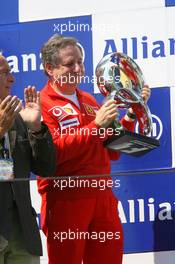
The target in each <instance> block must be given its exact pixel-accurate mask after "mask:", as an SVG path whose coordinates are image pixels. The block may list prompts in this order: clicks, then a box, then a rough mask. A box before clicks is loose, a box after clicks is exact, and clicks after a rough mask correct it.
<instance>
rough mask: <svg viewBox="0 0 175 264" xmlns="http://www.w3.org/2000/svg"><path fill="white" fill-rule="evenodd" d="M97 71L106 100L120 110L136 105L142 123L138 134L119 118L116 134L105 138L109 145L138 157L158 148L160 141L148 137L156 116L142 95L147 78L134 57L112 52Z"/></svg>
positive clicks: (98, 84) (99, 84)
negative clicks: (125, 127)
mask: <svg viewBox="0 0 175 264" xmlns="http://www.w3.org/2000/svg"><path fill="white" fill-rule="evenodd" d="M95 73H96V78H97V86H98V88H99V90H100V92H101V93H102V94H103V95H104V96H105V101H106V100H109V99H114V100H115V102H116V104H117V107H118V109H124V110H126V109H127V111H128V109H129V108H132V109H133V112H134V115H135V116H136V118H137V120H138V124H139V133H135V132H130V131H128V130H126V129H124V128H123V127H122V125H121V124H120V122H119V120H115V121H114V122H113V124H112V128H113V129H114V130H115V133H114V135H113V136H111V137H109V138H108V139H107V140H106V141H105V143H104V145H105V147H107V148H109V149H112V150H115V151H120V152H123V153H126V154H130V155H134V156H141V155H143V154H145V153H147V152H148V151H151V150H152V149H154V148H156V147H158V146H159V145H160V143H159V140H156V139H154V138H151V137H149V136H148V135H149V134H150V133H151V131H152V117H151V112H150V110H149V107H148V106H147V104H146V103H145V102H144V100H143V98H142V96H141V91H142V88H143V86H144V77H143V74H142V71H141V69H140V68H139V66H138V65H137V64H136V63H135V62H134V60H133V59H131V58H130V57H129V56H127V55H126V54H123V53H120V52H114V53H110V54H108V55H106V56H105V57H103V58H102V60H101V61H100V62H99V63H98V65H97V67H96V72H95ZM116 132H117V133H116Z"/></svg>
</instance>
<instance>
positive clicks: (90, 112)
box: [83, 103, 98, 116]
mask: <svg viewBox="0 0 175 264" xmlns="http://www.w3.org/2000/svg"><path fill="white" fill-rule="evenodd" d="M83 106H84V109H85V111H86V113H87V114H88V115H91V116H95V115H96V112H97V111H98V108H97V107H93V106H91V105H89V104H85V103H83Z"/></svg>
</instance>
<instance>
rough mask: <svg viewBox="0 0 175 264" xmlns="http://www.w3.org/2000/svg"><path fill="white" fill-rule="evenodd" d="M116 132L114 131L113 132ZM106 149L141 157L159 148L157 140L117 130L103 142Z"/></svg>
mask: <svg viewBox="0 0 175 264" xmlns="http://www.w3.org/2000/svg"><path fill="white" fill-rule="evenodd" d="M115 132H116V130H115ZM104 146H105V147H106V148H108V149H111V150H114V151H119V152H122V153H125V154H128V155H133V156H142V155H144V154H146V153H147V152H149V151H151V150H153V149H155V148H157V147H159V146H160V142H159V140H157V139H154V138H150V137H148V136H144V135H140V134H137V133H134V132H130V131H128V130H117V133H116V134H115V135H113V136H111V137H110V138H109V139H107V140H106V141H105V142H104Z"/></svg>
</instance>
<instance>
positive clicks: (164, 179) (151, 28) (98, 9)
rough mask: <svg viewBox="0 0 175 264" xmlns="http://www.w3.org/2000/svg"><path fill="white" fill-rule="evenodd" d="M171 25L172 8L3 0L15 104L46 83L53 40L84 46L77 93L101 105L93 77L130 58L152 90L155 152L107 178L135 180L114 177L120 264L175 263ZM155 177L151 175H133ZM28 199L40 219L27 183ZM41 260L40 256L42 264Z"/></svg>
mask: <svg viewBox="0 0 175 264" xmlns="http://www.w3.org/2000/svg"><path fill="white" fill-rule="evenodd" d="M174 25H175V0H147V1H139V0H134V1H130V0H123V1H120V0H115V1H114V0H108V1H107V2H102V1H100V0H97V1H93V0H89V1H84V2H82V1H80V0H77V1H73V2H69V3H68V2H66V1H65V2H64V1H61V2H59V1H57V0H50V1H42V0H37V1H36V0H30V1H24V0H13V1H12V0H11V1H10V0H6V1H3V0H1V16H0V50H2V51H3V54H4V55H5V56H6V57H7V59H8V62H9V64H10V66H11V68H12V71H13V73H14V76H15V78H16V82H15V84H14V87H13V93H14V94H17V95H19V97H21V98H22V97H23V88H24V87H25V86H27V85H29V84H31V85H35V86H36V87H37V89H38V90H40V89H41V88H42V87H43V85H44V83H45V82H46V77H45V76H44V73H43V68H42V64H41V58H40V48H41V46H42V45H43V43H44V42H45V41H46V40H47V39H48V38H49V37H50V36H52V35H53V34H55V33H58V34H63V35H67V36H73V37H76V38H77V39H78V40H79V42H80V44H81V45H82V46H83V48H84V52H85V66H86V75H87V76H89V79H90V80H91V81H90V82H88V81H87V83H84V84H82V85H81V88H82V89H84V90H86V91H89V92H90V93H91V94H93V95H94V96H95V97H96V98H97V100H98V101H99V102H101V101H102V99H103V98H102V96H101V95H100V94H99V91H98V89H97V87H96V85H95V84H94V82H93V76H94V69H95V67H96V65H97V63H98V62H99V60H100V59H101V58H102V57H103V56H104V55H106V54H108V53H110V52H112V51H121V52H124V53H126V54H128V55H129V56H131V57H132V58H133V59H134V60H135V61H136V62H137V63H138V64H139V66H140V67H141V69H142V71H143V73H144V76H145V79H146V82H147V84H149V85H150V87H151V88H152V96H151V99H150V100H149V107H150V110H151V113H152V116H153V132H152V137H155V138H158V139H160V143H161V146H160V147H159V148H157V149H156V150H154V151H152V152H150V153H148V154H146V155H145V156H143V157H139V158H135V157H131V156H126V155H123V156H122V158H121V159H120V161H118V162H113V163H112V172H113V173H116V172H128V171H131V172H132V171H137V175H132V176H131V175H130V176H126V175H125V176H120V177H117V178H119V179H120V185H121V186H120V188H117V189H114V192H115V194H116V195H117V196H118V198H119V199H120V203H119V214H120V217H121V220H122V223H123V228H124V234H125V255H124V262H123V263H124V264H137V263H139V264H140V263H141V262H142V263H145V264H148V263H149V264H153V263H156V264H165V263H167V264H171V263H172V264H174V262H175V174H174V173H173V172H172V171H171V168H174V167H175V106H174V105H175V28H174ZM157 169H159V170H160V172H159V173H156V174H146V173H145V174H144V173H142V174H141V173H140V174H139V173H138V172H139V171H145V172H146V171H147V172H149V171H152V170H157ZM165 169H166V170H167V169H168V170H169V169H170V171H169V173H164V171H163V170H165ZM31 195H32V200H33V204H34V206H35V208H36V209H37V212H38V214H39V208H40V197H39V195H38V193H37V190H36V183H35V182H31ZM42 238H43V245H44V248H45V238H44V236H43V235H42ZM46 259H47V254H46V249H45V252H44V257H43V258H42V263H43V264H44V263H47V261H46Z"/></svg>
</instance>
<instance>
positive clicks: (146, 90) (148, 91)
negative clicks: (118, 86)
mask: <svg viewBox="0 0 175 264" xmlns="http://www.w3.org/2000/svg"><path fill="white" fill-rule="evenodd" d="M141 95H142V98H143V101H144V102H145V103H147V101H148V100H149V98H150V96H151V89H150V87H149V86H148V85H144V87H143V88H142V93H141Z"/></svg>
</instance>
